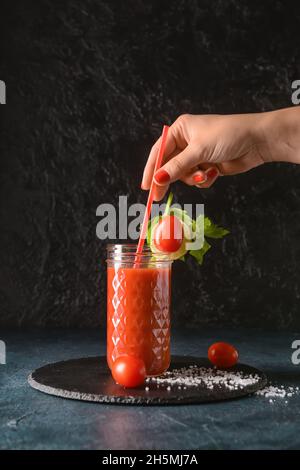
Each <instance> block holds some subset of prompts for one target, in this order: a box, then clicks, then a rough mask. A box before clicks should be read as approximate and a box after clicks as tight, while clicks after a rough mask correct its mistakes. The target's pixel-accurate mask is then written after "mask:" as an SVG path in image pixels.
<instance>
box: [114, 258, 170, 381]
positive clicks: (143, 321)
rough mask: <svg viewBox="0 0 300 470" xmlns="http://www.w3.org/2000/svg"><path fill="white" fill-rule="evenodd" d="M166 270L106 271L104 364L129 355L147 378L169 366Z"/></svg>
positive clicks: (168, 279)
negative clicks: (140, 364)
mask: <svg viewBox="0 0 300 470" xmlns="http://www.w3.org/2000/svg"><path fill="white" fill-rule="evenodd" d="M170 298H171V268H170V267H167V268H166V267H163V268H161V267H153V268H143V267H141V268H139V267H131V268H126V267H117V266H115V267H108V268H107V362H108V365H109V367H110V368H111V367H112V364H113V363H114V361H115V360H116V358H117V357H119V356H122V355H132V356H136V357H138V358H141V359H143V361H144V363H145V366H146V373H147V375H148V376H151V375H152V376H154V375H159V374H162V373H163V372H165V371H166V370H167V369H168V367H169V365H170V300H171V299H170Z"/></svg>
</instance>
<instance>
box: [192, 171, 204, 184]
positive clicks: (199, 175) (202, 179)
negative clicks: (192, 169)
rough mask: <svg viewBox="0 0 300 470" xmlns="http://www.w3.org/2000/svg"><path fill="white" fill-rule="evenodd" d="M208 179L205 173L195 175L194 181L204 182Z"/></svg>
mask: <svg viewBox="0 0 300 470" xmlns="http://www.w3.org/2000/svg"><path fill="white" fill-rule="evenodd" d="M206 180H207V176H206V175H205V174H204V173H202V174H198V175H194V176H193V181H194V182H195V183H204V181H206Z"/></svg>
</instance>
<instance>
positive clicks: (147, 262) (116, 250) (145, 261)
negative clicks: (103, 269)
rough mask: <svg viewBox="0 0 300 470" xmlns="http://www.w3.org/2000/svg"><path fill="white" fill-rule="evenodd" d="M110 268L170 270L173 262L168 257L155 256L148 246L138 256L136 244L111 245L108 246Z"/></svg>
mask: <svg viewBox="0 0 300 470" xmlns="http://www.w3.org/2000/svg"><path fill="white" fill-rule="evenodd" d="M106 262H107V265H108V267H116V266H118V267H125V268H133V267H136V268H170V267H171V265H172V260H170V259H169V258H168V256H167V255H157V254H155V255H154V254H153V253H152V251H151V250H150V248H149V247H148V246H146V247H144V249H143V251H142V253H139V254H137V245H136V244H124V245H122V244H115V245H114V244H110V245H108V246H107V260H106Z"/></svg>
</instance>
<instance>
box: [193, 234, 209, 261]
mask: <svg viewBox="0 0 300 470" xmlns="http://www.w3.org/2000/svg"><path fill="white" fill-rule="evenodd" d="M210 248H211V245H210V244H209V243H208V242H207V241H206V240H204V243H203V246H202V248H200V249H199V250H190V251H189V254H190V255H192V256H193V257H194V258H195V259H196V260H197V262H198V263H199V264H202V263H203V258H204V255H205V254H206V253H207V252H208V250H210Z"/></svg>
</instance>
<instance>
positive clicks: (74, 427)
mask: <svg viewBox="0 0 300 470" xmlns="http://www.w3.org/2000/svg"><path fill="white" fill-rule="evenodd" d="M0 338H1V339H2V340H4V341H5V342H6V346H7V364H6V365H0V393H1V396H0V448H1V449H147V450H149V449H174V450H175V449H176V450H178V449H299V448H300V432H299V431H300V394H298V395H295V396H293V397H291V398H287V403H286V400H285V399H275V400H274V403H270V402H269V399H267V398H265V397H259V396H249V397H246V398H242V399H238V400H232V401H227V402H219V403H211V404H201V405H196V406H195V405H187V406H168V407H163V406H159V407H138V406H120V405H119V406H118V405H102V404H95V403H85V402H79V401H72V400H66V399H62V398H56V397H54V396H50V395H46V394H43V393H41V392H38V391H36V390H33V389H32V388H30V386H29V385H28V384H27V376H28V374H29V373H30V372H31V371H32V370H33V369H35V368H37V367H39V366H42V365H45V364H47V363H49V362H55V361H59V360H65V359H68V358H75V357H84V356H91V355H99V354H104V353H105V338H104V332H96V331H86V330H85V331H62V330H55V331H51V332H49V331H45V330H42V331H38V330H36V331H21V330H17V331H4V332H3V331H2V332H1V333H0ZM172 338H173V344H172V350H173V353H174V354H186V355H193V356H197V355H198V356H205V354H206V351H207V347H208V346H209V345H210V344H211V343H212V342H214V341H216V340H225V341H231V342H233V343H234V344H235V345H236V346H237V347H238V349H239V351H240V357H241V361H242V362H244V363H248V364H250V365H253V366H256V367H258V368H260V369H262V370H264V371H265V372H266V373H267V375H268V377H269V379H270V380H271V381H272V382H273V383H277V384H280V385H281V384H282V385H285V386H300V366H295V365H293V364H292V362H291V354H292V349H291V344H292V341H293V340H295V339H300V333H291V332H266V331H254V330H229V329H226V330H224V329H222V330H220V329H209V330H208V329H205V330H204V329H203V330H202V331H201V330H199V331H189V330H184V331H183V330H181V331H177V332H176V331H175V332H174V333H173V336H172Z"/></svg>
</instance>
